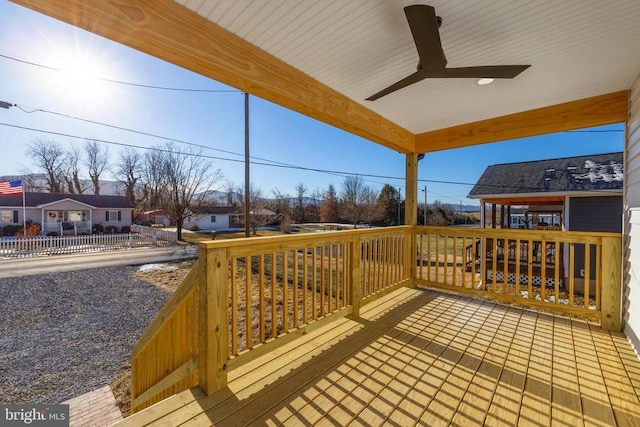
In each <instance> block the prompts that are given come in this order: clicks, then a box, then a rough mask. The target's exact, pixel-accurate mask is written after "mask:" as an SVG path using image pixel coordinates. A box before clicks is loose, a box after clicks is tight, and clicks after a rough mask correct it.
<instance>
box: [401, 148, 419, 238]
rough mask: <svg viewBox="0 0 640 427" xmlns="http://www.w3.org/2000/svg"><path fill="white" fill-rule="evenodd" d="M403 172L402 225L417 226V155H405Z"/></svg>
mask: <svg viewBox="0 0 640 427" xmlns="http://www.w3.org/2000/svg"><path fill="white" fill-rule="evenodd" d="M406 157H407V166H406V171H405V190H404V194H405V199H404V224H405V225H414V226H415V225H417V224H418V155H417V154H416V153H410V154H407V156H406Z"/></svg>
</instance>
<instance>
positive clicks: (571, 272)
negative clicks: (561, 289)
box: [569, 242, 576, 306]
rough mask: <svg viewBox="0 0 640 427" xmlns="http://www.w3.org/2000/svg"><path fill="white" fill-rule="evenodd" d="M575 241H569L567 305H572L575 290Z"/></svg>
mask: <svg viewBox="0 0 640 427" xmlns="http://www.w3.org/2000/svg"><path fill="white" fill-rule="evenodd" d="M575 249H576V246H575V243H573V242H571V243H569V306H573V293H574V290H575V253H576V250H575Z"/></svg>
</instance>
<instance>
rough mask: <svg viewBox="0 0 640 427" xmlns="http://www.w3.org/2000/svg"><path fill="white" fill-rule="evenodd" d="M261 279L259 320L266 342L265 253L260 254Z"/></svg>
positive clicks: (261, 334)
mask: <svg viewBox="0 0 640 427" xmlns="http://www.w3.org/2000/svg"><path fill="white" fill-rule="evenodd" d="M259 270H260V272H259V279H258V283H259V284H258V286H259V290H258V294H259V297H260V320H259V324H260V342H261V343H264V342H265V328H266V318H265V306H264V304H265V300H264V291H265V287H266V286H267V284H266V282H265V275H264V254H260V266H259Z"/></svg>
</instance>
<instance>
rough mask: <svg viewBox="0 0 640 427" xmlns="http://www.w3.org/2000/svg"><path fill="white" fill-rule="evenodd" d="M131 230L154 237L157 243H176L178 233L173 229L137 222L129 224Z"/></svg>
mask: <svg viewBox="0 0 640 427" xmlns="http://www.w3.org/2000/svg"><path fill="white" fill-rule="evenodd" d="M131 231H132V232H133V233H138V234H140V235H142V236H145V237H148V238H150V239H155V240H156V241H157V242H158V245H163V244H170V243H176V242H177V241H178V233H176V232H175V231H170V230H163V229H159V228H153V227H146V226H144V225H137V224H133V225H131Z"/></svg>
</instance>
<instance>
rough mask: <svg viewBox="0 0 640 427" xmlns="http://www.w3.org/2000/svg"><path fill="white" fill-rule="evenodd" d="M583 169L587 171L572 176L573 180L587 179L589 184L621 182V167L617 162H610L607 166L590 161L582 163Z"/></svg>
mask: <svg viewBox="0 0 640 427" xmlns="http://www.w3.org/2000/svg"><path fill="white" fill-rule="evenodd" d="M584 168H585V169H588V171H587V172H585V173H576V174H573V177H574V178H575V179H588V180H589V181H591V182H598V181H604V182H614V181H619V182H622V179H623V175H624V173H623V170H624V169H623V165H622V163H618V162H613V161H612V162H610V163H609V164H600V163H596V162H594V161H591V160H586V161H585V162H584Z"/></svg>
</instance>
